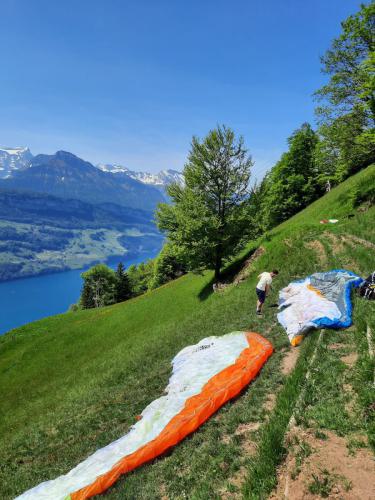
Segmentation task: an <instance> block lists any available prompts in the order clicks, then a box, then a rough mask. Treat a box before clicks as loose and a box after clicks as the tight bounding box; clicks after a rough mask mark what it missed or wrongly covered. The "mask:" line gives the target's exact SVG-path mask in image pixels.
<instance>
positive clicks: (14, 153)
mask: <svg viewBox="0 0 375 500" xmlns="http://www.w3.org/2000/svg"><path fill="white" fill-rule="evenodd" d="M32 158H33V155H32V154H31V153H30V150H29V148H0V179H4V178H6V177H9V176H11V175H12V173H13V172H14V171H15V170H21V169H24V168H27V167H29V166H30V162H31V160H32Z"/></svg>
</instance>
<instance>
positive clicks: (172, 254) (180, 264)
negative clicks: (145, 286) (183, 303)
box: [149, 243, 186, 289]
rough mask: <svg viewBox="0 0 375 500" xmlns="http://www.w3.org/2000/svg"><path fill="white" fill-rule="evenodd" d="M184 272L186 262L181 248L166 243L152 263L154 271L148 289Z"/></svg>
mask: <svg viewBox="0 0 375 500" xmlns="http://www.w3.org/2000/svg"><path fill="white" fill-rule="evenodd" d="M185 272H186V264H185V261H184V256H183V254H182V252H181V250H180V249H179V248H178V247H176V246H175V245H172V244H171V243H166V244H165V245H164V246H163V248H162V250H161V252H160V253H159V255H158V256H157V258H156V259H155V263H154V273H153V276H152V279H151V280H150V282H149V289H154V288H157V287H158V286H161V285H163V284H164V283H168V281H171V280H173V279H175V278H178V277H179V276H182V275H183V274H184V273H185Z"/></svg>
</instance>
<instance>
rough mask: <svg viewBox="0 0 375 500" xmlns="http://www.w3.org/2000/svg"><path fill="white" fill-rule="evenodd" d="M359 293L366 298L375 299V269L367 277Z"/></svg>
mask: <svg viewBox="0 0 375 500" xmlns="http://www.w3.org/2000/svg"><path fill="white" fill-rule="evenodd" d="M358 293H359V295H360V296H361V297H364V298H365V299H368V300H375V271H374V272H373V273H372V274H370V276H369V277H368V278H367V279H365V281H364V282H363V283H362V285H361V286H360V287H359V289H358Z"/></svg>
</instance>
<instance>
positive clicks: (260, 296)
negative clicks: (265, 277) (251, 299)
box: [255, 288, 266, 304]
mask: <svg viewBox="0 0 375 500" xmlns="http://www.w3.org/2000/svg"><path fill="white" fill-rule="evenodd" d="M255 291H256V293H257V296H258V299H259V302H260V303H261V304H263V303H264V301H265V300H266V292H265V290H259V288H256V289H255Z"/></svg>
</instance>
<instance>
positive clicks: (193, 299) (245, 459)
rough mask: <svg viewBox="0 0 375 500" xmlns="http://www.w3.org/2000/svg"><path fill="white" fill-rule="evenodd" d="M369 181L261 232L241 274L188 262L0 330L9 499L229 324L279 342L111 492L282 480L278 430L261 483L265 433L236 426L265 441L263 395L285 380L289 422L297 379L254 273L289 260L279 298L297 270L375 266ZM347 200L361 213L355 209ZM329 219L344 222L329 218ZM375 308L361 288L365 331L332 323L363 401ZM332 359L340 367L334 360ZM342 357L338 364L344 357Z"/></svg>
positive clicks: (97, 435) (0, 418)
mask: <svg viewBox="0 0 375 500" xmlns="http://www.w3.org/2000/svg"><path fill="white" fill-rule="evenodd" d="M369 183H372V184H373V185H374V186H375V166H371V167H369V168H367V169H366V170H365V171H363V172H361V173H359V174H357V175H356V176H353V177H352V178H350V179H348V180H347V181H346V182H344V183H343V184H341V185H340V186H338V187H337V188H335V189H333V190H332V191H331V193H329V194H327V195H325V196H324V197H322V198H321V199H320V200H318V201H317V202H315V203H313V204H312V205H311V206H310V207H308V208H307V209H306V210H304V211H302V212H300V213H299V214H297V215H296V216H295V217H293V218H292V219H290V220H289V221H287V222H285V223H283V224H282V225H281V226H279V227H277V228H275V229H274V230H273V231H271V232H270V233H269V234H268V235H266V236H265V237H264V238H263V239H262V240H260V241H257V242H253V243H250V244H249V246H248V248H247V249H246V252H244V253H243V256H245V255H246V254H249V253H251V252H252V251H253V250H254V249H255V248H257V247H258V246H260V245H262V246H263V247H264V248H265V252H264V254H263V255H262V256H261V257H260V258H258V259H257V260H256V261H255V262H254V263H253V264H252V268H251V272H250V275H249V278H248V279H247V280H246V281H244V282H243V283H241V284H240V285H238V286H230V287H228V288H227V289H226V290H224V291H223V292H221V293H218V294H212V293H211V289H212V275H211V273H205V274H204V275H193V274H189V275H187V276H184V277H182V278H180V279H178V280H176V281H174V282H171V283H169V284H168V285H165V286H163V287H161V288H159V289H157V290H155V291H153V292H151V293H148V294H146V295H144V296H141V297H138V298H136V299H133V300H131V301H128V302H126V303H123V304H117V305H115V306H111V307H107V308H103V309H100V310H90V311H81V312H77V313H67V314H63V315H59V316H54V317H51V318H47V319H44V320H41V321H38V322H35V323H31V324H28V325H26V326H24V327H22V328H18V329H16V330H14V331H12V332H9V333H8V334H6V335H4V336H2V337H0V401H1V405H0V441H1V443H2V446H1V447H0V464H1V467H0V498H2V499H4V500H5V499H8V498H12V497H14V496H15V495H16V494H19V493H21V492H22V491H24V490H25V489H27V488H30V487H32V486H34V485H35V484H37V483H39V482H41V481H43V480H46V479H51V478H54V477H55V476H57V475H59V474H62V473H65V472H67V471H68V470H70V468H72V467H73V466H74V465H76V464H77V463H78V462H79V461H81V460H83V459H84V458H86V457H87V456H88V455H89V454H91V453H92V452H93V451H95V450H96V449H97V448H99V447H101V446H104V445H106V444H108V443H110V442H111V441H113V440H114V439H116V438H118V437H120V436H122V435H123V434H124V433H126V432H127V430H128V429H129V426H130V425H132V424H133V423H134V421H135V416H136V415H137V414H139V413H140V412H141V411H142V409H143V408H144V407H145V406H146V405H147V404H148V403H150V402H151V401H152V400H154V399H155V398H157V397H159V396H160V395H161V394H162V392H163V389H164V387H165V386H166V384H167V381H168V378H169V376H170V361H171V359H172V358H173V356H174V355H175V354H176V353H177V352H178V351H179V350H180V349H181V348H183V347H184V346H186V345H188V344H192V343H195V342H197V341H198V340H200V339H201V338H203V337H205V336H208V335H221V334H224V333H227V332H230V331H233V330H252V331H257V332H259V333H261V334H263V335H264V336H265V337H267V338H268V339H269V340H271V342H272V343H273V345H274V347H275V354H274V355H273V356H272V357H271V359H270V360H269V362H268V363H267V364H266V366H265V367H264V369H263V370H262V372H261V374H260V376H259V377H258V378H257V380H256V381H255V382H254V383H253V384H252V385H251V386H250V387H249V388H248V389H247V390H246V391H245V392H244V394H243V395H242V396H241V397H240V398H238V399H237V400H236V401H235V402H233V403H230V404H228V405H226V406H225V407H224V408H222V409H221V410H220V411H219V412H218V414H217V415H216V416H215V417H213V418H212V419H211V420H210V421H209V422H208V423H207V424H205V425H204V426H203V427H202V428H201V429H200V430H199V431H198V432H196V433H195V434H194V435H193V436H191V437H190V438H188V439H186V440H185V441H184V442H183V443H181V444H180V445H179V446H178V447H176V448H175V449H174V450H173V451H172V452H171V453H170V454H168V456H165V457H163V458H161V459H159V460H156V461H155V462H154V463H152V464H149V465H146V466H145V467H142V468H141V469H139V470H138V471H135V472H134V473H132V474H130V475H129V476H127V477H126V478H124V479H122V480H121V481H119V483H117V484H116V485H115V486H114V487H113V488H112V489H111V491H110V492H109V494H108V496H109V497H110V498H121V499H124V498H129V499H130V498H132V499H134V498H144V499H146V498H147V499H150V498H160V497H162V496H164V497H170V498H187V497H188V498H197V499H198V498H201V499H206V498H219V497H220V495H221V493H220V492H229V493H230V492H233V493H234V492H235V491H236V489H237V490H238V488H239V487H238V485H237V486H236V484H235V482H231V480H232V478H233V477H236V475H237V474H238V473H239V471H242V473H243V475H244V476H245V477H246V481H245V482H246V485H245V487H246V488H247V489H245V490H244V491H245V494H246V496H251V494H252V493H251V491H258V493H257V495H258V496H254V498H262V495H265V494H266V493H265V492H268V491H269V489H270V488H271V487H272V486H273V485H274V482H275V476H274V466H275V465H276V463H277V461H278V460H281V458H282V456H283V448H282V443H281V442H280V443H279V445H280V450H279V452H278V453H275V457H276V458H277V459H276V461H275V463H270V464H269V467H270V471H267V474H268V477H269V478H270V481H269V482H268V483H267V484H265V482H262V484H260V483H259V484H257V483H256V481H257V480H256V478H255V475H254V471H257V474H256V477H261V474H262V472H259V470H261V471H263V472H264V471H265V468H264V466H262V463H263V462H264V461H265V459H266V458H267V450H266V449H265V448H264V447H263V448H262V445H260V447H259V450H260V451H259V450H258V453H257V454H255V455H254V454H252V453H247V452H246V446H245V444H246V443H245V442H246V440H247V437H246V436H245V435H244V434H243V433H241V432H237V431H238V429H239V428H241V426H243V425H245V424H246V425H247V424H248V423H249V422H257V423H260V424H261V427H260V429H258V428H257V429H256V430H254V432H255V433H257V434H256V435H255V437H256V439H257V440H258V441H259V443H260V444H261V443H263V442H264V441H265V440H267V439H268V437H267V436H268V434H267V433H266V431H267V429H266V428H265V426H264V425H263V422H265V420H266V417H267V415H269V414H270V413H271V412H272V410H271V409H270V408H269V406H268V405H267V404H264V403H265V402H266V401H267V398H269V397H270V396H269V395H270V394H273V393H275V392H276V391H279V394H284V396H283V397H284V400H285V398H286V401H287V404H285V407H284V406H282V404H283V402H282V401H278V403H277V406H276V409H275V410H273V411H274V412H277V411H282V412H283V415H284V417H283V418H284V420H285V421H287V420H288V419H289V413H290V412H291V411H292V409H293V401H294V400H295V399H296V397H297V395H298V394H297V388H296V387H297V385H298V384H296V381H294V382H293V380H292V377H293V373H292V374H291V375H289V377H287V376H286V375H283V374H282V372H281V371H280V363H281V361H282V358H283V357H284V356H285V354H286V353H287V352H288V351H289V349H290V347H289V344H288V341H287V337H286V334H285V333H284V331H283V330H282V328H281V327H280V326H279V325H278V324H277V320H276V309H275V308H270V307H266V309H265V315H264V317H263V318H261V319H259V318H257V317H256V316H255V314H254V312H255V300H256V297H255V293H254V286H255V282H256V276H257V275H258V274H259V272H261V271H262V270H264V269H269V268H275V267H276V268H278V269H279V270H280V275H279V277H278V279H277V281H275V284H274V290H273V292H272V295H271V297H270V298H269V299H268V304H272V303H275V302H276V301H277V293H278V290H279V289H280V288H282V287H283V286H285V285H286V284H287V283H288V282H289V281H290V280H291V279H295V278H298V277H303V276H305V275H307V274H310V273H312V272H314V271H322V270H328V269H331V268H348V269H350V270H352V271H354V272H358V273H360V274H362V275H368V274H369V273H370V271H372V270H373V269H374V268H375V251H374V249H375V246H374V245H375V217H374V216H375V208H374V207H372V208H370V209H367V210H365V211H360V210H354V209H353V208H352V207H351V203H350V196H349V194H350V192H351V191H352V190H353V188H354V187H355V186H359V185H361V184H363V185H368V184H369ZM349 213H352V214H354V217H351V218H347V217H346V216H347V215H348V214H349ZM322 218H338V219H340V221H339V223H338V224H336V225H333V224H332V225H321V224H319V220H320V219H322ZM41 300H42V298H41ZM374 309H375V308H374V304H370V303H369V302H364V301H363V300H362V299H357V298H356V299H355V320H356V324H357V325H358V329H357V330H356V332H355V333H353V332H352V333H346V332H338V333H335V332H331V333H332V337H331V339H332V341H335V342H337V341H338V340H337V338H339V339H343V338H344V339H347V340H348V346H352V347H353V348H355V349H357V350H358V352H359V355H360V357H359V361H358V363H359V365H358V370H357V372H356V381H357V382H356V384H357V385H356V387H357V390H358V404H359V405H360V406H359V410H358V411H359V412H361V411H362V414H364V412H365V411H367V410H366V408H367V406H368V405H369V404H370V402H371V397H372V396H371V391H370V388H369V387H370V385H371V384H370V382H369V379H370V377H371V373H372V372H371V370H372V369H373V368H372V365H371V360H369V358H368V353H367V351H366V345H365V344H364V343H363V338H364V337H363V330H364V329H365V328H366V327H367V324H368V323H369V324H370V326H371V327H372V331H373V332H374V333H375V314H374V312H375V310H374ZM356 335H357V336H356ZM339 341H341V340H339ZM314 342H316V334H313V335H311V336H310V338H309V339H308V340H307V341H305V342H304V344H303V345H302V347H301V352H302V355H301V356H300V361H299V365H297V368H296V370H297V369H298V370H299V373H300V374H303V373H304V371H305V364H306V363H305V361H306V359H307V358H308V356H309V355H310V354H309V353H310V352H311V349H312V348H313V346H314ZM348 348H349V347H348ZM322 356H323V355H322ZM322 359H323V357H322ZM304 363H305V364H304ZM330 366H331V369H333V368H332V366H333V365H332V363H331V365H330ZM337 366H338V368H337V370H338V371H337V373H340V370H343V368H342V367H341V365H340V364H339V360H338V365H337ZM335 374H336V372H335V373H333V374H332V376H335ZM294 377H295V378H296V375H294ZM337 383H339V382H337ZM288 384H289V386H290V387H291V389H290V388H289V389H288V387H289V386H288ZM337 387H338V386H336V387H328V388H327V392H326V393H325V397H330V394H331V393H332V398H330V399H329V401H330V402H331V403H332V404H331V406H330V405H329V404H328V406H327V405H326V406H327V408H328V410H329V411H332V414H335V412H337V411H340V409H341V406H340V405H342V404H344V403H343V402H342V401H341V400H339V399H337V397H336V399H335V394H336V392H337ZM288 390H290V391H291V392H288ZM285 391H286V392H285ZM330 391H331V392H330ZM336 396H337V395H336ZM280 397H281V396H280ZM322 397H323V396H322ZM314 404H315V403H314V402H313V403H311V405H310V406H311V412H313V410H314ZM280 405H281V406H280ZM361 405H362V406H361ZM330 408H331V409H330ZM361 408H362V410H361ZM314 415H315V414H314V413H313V414H312V417H311V418H312V419H314V418H315V420H316V422H317V426H321V427H325V426H327V422H326V421H324V419H323V417H322V414H321V412H320V413H319V412H318V410H317V415H318V417H319V418H318V417H317V416H316V415H315V416H314ZM349 417H350V416H348V419H347V422H346V423H345V425H346V427H345V425H344V424H343V428H344V430H345V432H346V433H350V432H351V431H352V430H353V432H354V431H358V425H359V427H360V430H362V431H363V432H370V430H371V429H370V426H371V422H370V419H365V418H363V419H362V420H363V421H361V422H362V423H360V424H358V422H357V423H356V424H355V425H356V426H357V427H355V425H354V423H353V422H352V421H351V420H350V418H349ZM319 419H320V420H319ZM327 419H328V421H329V418H328V417H327ZM279 420H280V419H279ZM357 420H358V419H357ZM270 421H272V415H271V420H270ZM329 422H330V421H329ZM283 425H284V424H283ZM329 425H331V424H329ZM353 426H354V427H355V428H354V427H353ZM331 427H332V425H331ZM254 429H255V427H254ZM271 430H272V429H271ZM341 430H342V429H341ZM344 430H342V432H344ZM284 431H285V425H284V427H283V428H282V429H280V433H281V438H282V432H284ZM267 432H269V430H268V431H267ZM250 437H251V436H250ZM262 440H263V441H262ZM262 450H263V451H262ZM262 453H263V455H262ZM262 460H263V462H262ZM268 462H270V461H269V460H268ZM268 462H267V464H268ZM267 466H268V465H267ZM243 471H245V472H243ZM260 481H261V480H260ZM257 488H258V489H257ZM249 492H250V493H249Z"/></svg>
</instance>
